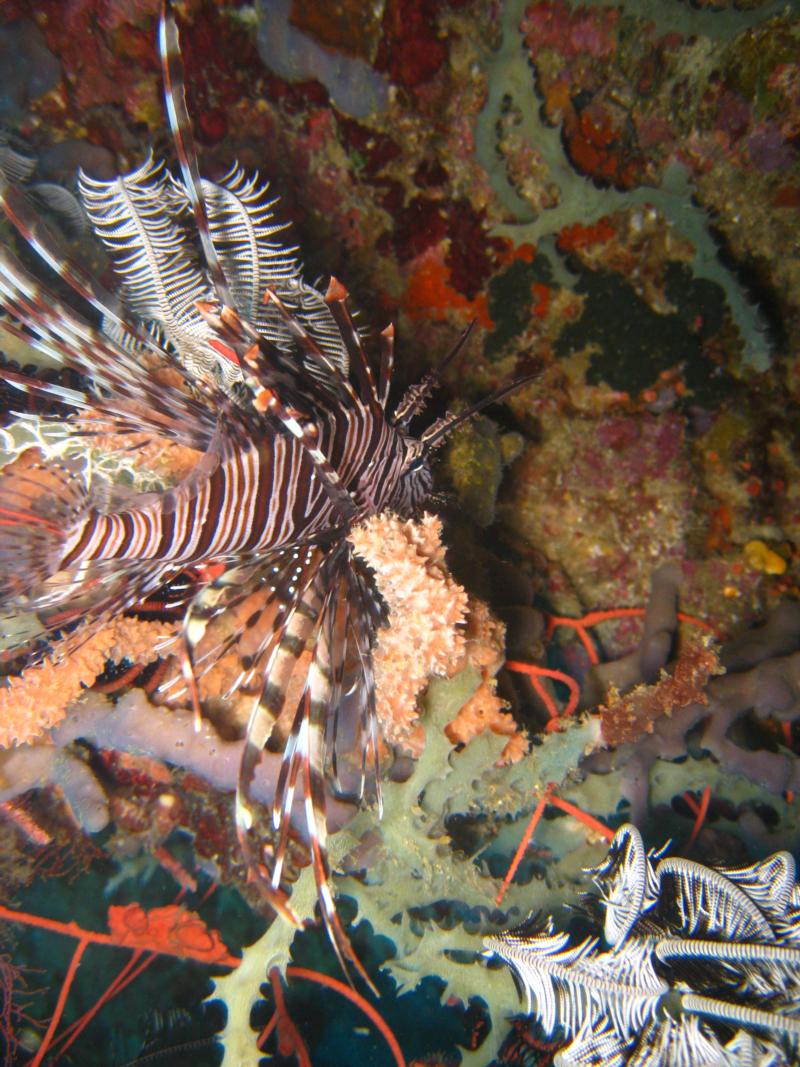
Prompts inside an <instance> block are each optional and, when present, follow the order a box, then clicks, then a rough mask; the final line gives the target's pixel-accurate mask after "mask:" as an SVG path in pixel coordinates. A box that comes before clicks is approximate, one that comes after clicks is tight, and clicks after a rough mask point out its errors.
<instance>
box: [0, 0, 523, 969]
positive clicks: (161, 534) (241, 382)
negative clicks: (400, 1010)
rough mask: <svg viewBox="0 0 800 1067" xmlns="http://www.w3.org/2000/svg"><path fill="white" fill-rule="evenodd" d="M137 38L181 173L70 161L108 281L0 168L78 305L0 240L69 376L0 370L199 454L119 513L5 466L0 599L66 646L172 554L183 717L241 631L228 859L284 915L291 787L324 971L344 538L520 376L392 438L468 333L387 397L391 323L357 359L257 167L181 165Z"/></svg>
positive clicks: (8, 203)
mask: <svg viewBox="0 0 800 1067" xmlns="http://www.w3.org/2000/svg"><path fill="white" fill-rule="evenodd" d="M158 36H159V52H160V57H161V66H162V73H163V80H164V95H165V100H166V108H167V113H168V117H169V124H170V128H171V132H172V136H173V141H174V147H175V152H176V155H177V158H178V162H179V165H180V174H181V177H180V178H176V177H173V175H172V174H170V172H169V171H168V170H167V169H166V168H165V166H164V165H163V164H162V163H156V162H154V160H153V159H152V156H150V157H148V158H147V160H146V161H145V162H144V163H143V164H142V165H141V166H140V167H139V168H138V169H136V170H134V171H133V172H132V173H130V174H127V175H123V176H119V177H117V178H115V179H113V180H112V181H98V180H94V179H91V178H89V177H87V176H86V175H81V178H80V183H79V188H80V193H81V197H82V200H83V204H84V207H85V210H86V212H87V214H88V216H89V219H90V221H91V223H92V225H93V228H94V230H95V233H96V235H97V236H98V237H99V238H100V240H101V241H102V243H103V244H104V246H105V248H106V250H107V251H108V253H109V254H110V257H111V259H112V262H113V265H114V268H115V271H116V273H117V275H118V276H119V278H120V282H121V285H120V293H119V295H118V296H117V295H115V294H112V293H110V292H108V291H106V290H105V289H103V288H102V287H101V286H100V284H99V283H98V282H96V281H95V280H94V279H93V278H92V277H91V276H90V275H89V273H88V272H87V271H85V270H84V269H83V268H82V267H81V266H80V265H79V264H78V263H76V262H75V261H74V259H71V258H70V257H69V256H67V255H66V254H65V253H63V252H62V251H61V245H60V242H59V241H58V239H57V238H56V237H55V235H54V234H53V233H52V231H51V230H49V229H48V227H47V225H46V224H45V223H44V221H43V220H42V219H41V218H40V217H39V216H38V215H37V213H36V212H35V211H34V209H33V208H32V206H31V204H30V202H29V200H28V198H27V197H26V196H25V194H24V192H23V191H22V190H21V189H20V188H19V187H18V186H16V185H15V184H14V183H13V182H12V181H11V180H9V179H8V178H3V179H2V182H1V184H0V201H1V202H2V206H3V208H4V209H5V213H6V215H7V217H8V218H9V220H10V221H11V222H12V223H13V224H14V226H15V227H16V229H17V230H18V231H19V233H20V234H21V235H22V236H23V237H24V238H25V239H26V240H27V241H28V243H29V244H30V245H31V246H32V247H33V249H34V250H35V251H36V252H37V253H38V254H39V256H40V257H41V258H42V259H43V260H44V262H45V263H46V264H47V265H48V267H49V268H51V269H52V270H53V271H54V272H55V273H56V274H57V275H58V276H59V277H60V278H61V279H62V280H63V281H64V282H65V283H67V285H69V286H70V287H71V289H72V290H74V291H75V292H76V293H77V294H78V296H79V297H80V298H81V299H82V300H83V301H85V302H86V303H88V305H89V307H90V308H91V309H93V312H89V310H88V309H87V313H86V314H80V313H78V312H77V311H76V310H73V308H72V307H71V306H68V305H67V304H66V303H64V302H63V301H61V300H59V299H58V298H57V297H56V296H55V295H54V294H53V293H52V292H50V291H48V290H47V289H46V288H45V287H43V285H42V284H41V283H40V282H39V281H38V280H36V279H35V278H34V277H33V276H32V275H31V274H30V273H29V272H28V270H26V269H25V267H24V266H23V265H22V264H21V262H20V261H19V260H18V259H17V258H16V257H15V256H14V255H13V254H12V252H11V251H9V250H8V249H7V248H6V249H2V250H0V307H2V309H3V310H4V312H5V316H4V317H3V318H0V328H2V330H3V331H5V332H6V334H10V335H12V336H14V337H16V338H21V339H22V340H24V341H26V342H27V343H29V344H31V345H33V346H34V347H36V348H38V349H40V350H42V351H43V352H45V353H47V354H48V355H49V356H51V357H54V358H55V359H56V360H57V361H58V362H59V363H60V364H61V365H63V366H65V367H68V368H72V369H73V370H75V371H77V372H78V373H79V374H80V375H82V379H81V381H83V382H85V383H87V384H85V386H84V387H83V388H68V387H67V386H65V385H64V384H60V383H48V382H45V381H42V380H38V379H33V378H28V377H26V376H24V375H22V374H19V373H16V372H12V371H10V370H3V372H2V377H3V378H4V379H5V380H6V381H7V382H10V383H11V384H12V385H13V386H15V387H17V388H19V389H22V390H24V391H26V392H27V393H28V394H29V395H30V396H32V397H38V398H39V399H40V400H41V399H45V400H46V399H48V398H51V399H52V398H55V400H57V401H59V402H60V403H62V404H66V405H67V406H68V407H69V408H71V409H74V411H75V412H77V413H79V414H81V413H84V414H91V415H92V416H93V418H94V420H95V425H96V426H97V427H102V428H103V429H104V430H106V431H108V430H112V431H114V432H117V433H134V432H136V433H138V432H141V431H143V430H145V431H147V432H149V433H150V434H152V435H156V436H158V437H161V438H166V439H170V440H172V441H174V442H178V443H180V444H183V445H187V446H189V447H191V448H192V449H195V450H199V451H200V452H201V453H202V458H201V459H200V460H199V462H198V463H197V465H196V467H195V469H194V470H192V471H191V473H190V474H189V475H188V477H186V478H185V479H184V480H183V481H181V482H179V483H178V484H177V485H175V486H174V487H172V488H169V489H166V490H163V491H161V492H154V493H149V494H142V495H141V499H136V500H134V501H133V503H132V505H131V506H126V507H121V508H114V507H108V506H106V507H104V506H103V505H102V503H101V502H100V501H98V500H95V499H94V498H93V494H92V492H91V491H90V489H89V488H88V486H87V482H86V478H85V475H84V472H83V471H82V470H77V469H75V467H74V465H70V463H69V461H64V462H61V463H58V462H53V461H52V460H47V461H42V462H39V461H37V460H35V461H33V462H29V463H28V464H27V466H23V468H22V469H21V470H19V471H16V472H15V471H11V472H7V473H5V474H4V475H3V476H2V477H0V600H2V601H3V602H5V604H6V606H13V605H14V604H20V603H24V606H25V608H26V609H27V610H30V611H35V612H37V613H38V615H39V617H40V618H41V620H42V621H43V624H44V626H45V627H46V629H48V630H49V631H50V632H51V634H53V635H60V636H61V645H60V647H61V649H62V654H65V655H68V654H69V652H70V650H71V647H72V646H71V645H70V639H69V634H70V632H71V628H72V629H74V624H76V623H78V622H82V623H84V625H83V626H82V627H81V628H80V630H79V631H78V633H79V634H80V635H85V634H86V632H87V631H86V624H88V626H89V629H90V630H91V628H92V627H95V628H97V627H100V626H102V625H103V623H104V622H105V621H106V620H108V619H109V618H110V617H111V616H113V615H115V614H117V613H120V612H123V611H127V610H131V609H134V608H135V607H136V605H138V604H140V603H141V602H142V601H143V600H145V599H146V598H147V597H149V596H153V595H154V594H155V593H156V591H158V590H160V589H162V588H163V587H164V586H165V584H166V583H169V582H170V581H172V580H174V579H175V578H176V576H179V575H181V574H183V573H185V572H187V571H188V570H191V571H192V574H193V582H194V584H193V585H192V587H191V591H190V593H189V594H187V602H186V603H185V605H184V615H183V621H182V625H181V629H180V638H179V649H180V652H179V658H180V661H181V670H182V676H183V679H184V681H185V684H186V687H187V689H188V691H189V693H190V696H191V700H192V703H193V705H194V707H195V711H196V713H198V714H199V705H200V698H199V695H198V687H197V678H198V676H199V675H198V671H206V670H208V669H209V667H210V666H211V665H213V663H214V662H216V661H217V660H218V659H219V658H220V657H221V656H222V655H224V654H225V653H227V652H230V651H232V650H237V649H238V650H240V666H241V672H240V674H239V677H238V679H237V685H238V686H241V687H243V688H246V691H248V692H249V691H251V690H253V689H254V688H255V691H256V694H257V695H256V697H255V699H254V702H253V707H252V712H251V714H250V717H249V722H248V725H247V735H246V745H245V750H244V755H243V758H242V765H241V771H240V780H239V787H238V790H237V796H236V824H237V831H238V835H239V840H240V842H241V847H242V850H243V854H244V857H245V859H246V862H247V865H248V868H249V870H250V873H251V875H252V876H253V877H254V879H255V880H256V881H257V882H258V883H259V885H260V886H261V888H262V889H263V891H264V893H265V895H266V898H267V899H268V901H269V903H270V904H271V905H272V906H273V907H274V908H275V909H276V910H278V911H279V912H281V913H282V914H283V915H284V916H285V917H287V918H290V919H291V918H293V916H292V914H291V910H290V908H289V907H288V904H287V896H286V892H285V890H284V889H283V887H282V885H281V881H282V871H283V865H284V858H285V855H286V851H287V846H288V841H289V834H290V824H291V818H292V812H293V808H294V804H295V798H297V801H298V803H300V802H301V801H302V808H301V810H302V816H301V821H302V822H303V823H304V833H305V837H306V838H307V841H308V849H309V854H310V859H311V862H312V864H313V869H314V874H315V878H316V883H317V887H318V895H319V903H320V911H321V914H322V917H323V920H324V923H325V926H326V928H327V930H328V933H329V936H330V939H331V941H332V943H333V946H334V948H335V950H336V953H337V955H338V957H339V960H340V963H341V964H342V966H343V969H344V970H345V972H346V973H347V970H348V967H347V966H346V965H345V961H347V963H348V964H350V965H352V966H353V967H354V968H355V969H356V970H357V971H358V973H360V974H362V976H363V974H364V972H363V969H362V968H361V966H360V964H359V962H358V960H357V959H356V958H355V955H354V953H353V951H352V949H351V947H350V945H349V941H348V938H347V937H346V935H345V933H344V931H343V928H342V927H341V925H340V922H339V919H338V917H337V914H336V909H335V906H334V901H333V896H332V893H331V890H330V885H329V866H328V861H327V855H326V818H325V805H326V789H327V788H333V789H335V788H336V785H337V780H338V768H337V759H338V757H339V754H340V748H341V747H342V745H344V744H346V745H347V746H348V747H349V750H350V751H349V753H348V755H349V757H350V759H351V761H353V756H354V755H355V761H354V762H355V764H356V767H357V768H358V770H357V777H359V778H360V789H359V790H358V792H359V795H360V796H363V793H364V789H365V783H366V782H370V783H371V784H373V783H374V784H373V788H374V789H375V791H376V793H377V794H378V798H379V784H378V783H379V776H378V765H377V762H378V760H377V752H378V740H377V726H376V710H375V682H374V677H373V669H372V659H371V655H372V648H373V646H374V644H375V641H376V633H377V630H378V628H379V627H380V626H381V625H383V624H384V622H385V621H386V614H387V613H386V609H385V608H384V605H383V603H382V601H381V598H380V595H379V593H378V591H377V588H376V586H375V584H374V579H373V576H372V574H371V573H370V572H369V570H368V569H367V568H366V566H365V565H364V564H363V563H362V562H360V561H359V559H358V558H357V557H356V556H355V555H354V553H353V550H352V546H351V545H350V543H349V542H348V540H347V534H348V531H349V530H350V529H351V528H352V527H353V525H354V524H357V523H359V522H360V521H362V520H364V519H365V518H367V517H369V516H372V515H375V514H378V513H380V512H383V511H387V510H388V511H392V512H394V513H397V514H399V515H401V516H409V515H412V514H414V513H415V512H417V511H418V509H419V508H420V506H421V504H422V502H423V500H424V499H425V498H426V496H427V495H428V493H429V490H430V489H431V484H432V474H431V466H430V459H431V453H432V450H433V449H434V447H435V446H436V445H437V444H438V443H439V442H441V441H442V439H443V438H444V437H445V435H446V434H448V433H449V432H450V431H451V430H452V429H453V428H454V427H455V426H456V425H458V424H459V423H460V422H462V421H463V420H464V419H466V418H468V417H470V416H471V415H472V414H474V413H475V411H477V410H479V409H480V408H482V407H484V406H485V404H488V403H491V402H493V401H495V400H498V399H500V398H501V396H504V395H506V394H507V393H508V392H510V391H511V390H512V389H514V388H517V387H518V386H519V385H520V384H521V382H520V381H516V382H511V383H509V385H508V386H506V387H505V388H503V389H501V390H499V391H498V392H497V393H495V394H493V395H492V396H490V397H488V398H486V399H485V400H484V401H483V402H481V403H480V404H478V405H474V406H473V407H472V408H470V409H469V410H467V411H465V412H462V413H460V414H458V415H450V414H447V415H445V416H443V417H441V418H439V419H438V420H436V421H434V422H433V423H432V425H430V426H429V427H428V428H427V429H426V430H425V432H424V433H422V434H421V436H414V435H412V433H411V431H410V429H409V427H410V423H411V420H412V419H413V418H414V416H415V415H417V414H418V413H419V412H420V411H421V410H422V409H423V407H424V405H425V402H426V401H427V399H428V397H429V395H430V393H431V392H432V390H433V389H434V387H435V386H436V385H437V384H438V383H439V381H440V376H441V372H442V370H443V368H444V366H445V365H446V364H447V363H449V362H450V361H451V360H452V359H453V358H455V356H456V355H457V354H458V352H459V351H460V350H461V349H462V346H463V343H464V341H465V339H466V336H467V334H468V332H469V331H468V330H467V331H465V333H464V335H462V337H461V338H460V339H459V341H458V343H457V344H456V345H455V347H454V348H453V349H452V350H451V352H450V353H449V354H448V356H446V357H445V360H444V362H443V363H442V365H441V366H440V367H439V368H438V369H437V370H434V371H432V372H430V373H429V374H428V375H426V377H424V378H423V379H422V380H421V381H420V382H419V383H417V384H416V385H415V386H412V387H411V388H410V389H409V390H408V391H407V392H406V394H405V396H404V397H403V398H402V399H401V400H400V402H399V404H397V406H395V407H394V409H393V410H392V409H391V408H390V406H389V392H390V386H391V383H392V371H393V348H394V345H393V339H394V332H393V328H392V326H389V327H387V328H386V329H385V330H384V331H383V332H382V333H381V335H380V360H379V366H378V368H377V371H374V370H373V368H372V366H371V363H370V360H369V358H368V356H367V353H366V351H365V347H364V343H363V340H362V336H361V334H360V332H359V330H358V329H357V327H356V325H355V323H354V320H353V317H352V316H351V313H350V311H349V309H348V304H347V293H346V291H345V289H344V287H343V286H342V285H341V284H340V283H339V282H338V281H337V280H336V279H335V278H331V279H330V284H329V285H328V287H327V290H326V292H325V293H324V294H323V293H321V292H320V291H318V289H316V288H315V287H314V286H312V285H310V284H307V283H306V282H305V281H304V280H303V278H302V276H301V268H300V266H299V264H298V262H297V260H296V258H295V255H294V253H295V251H296V250H295V249H290V248H287V247H285V246H284V245H282V244H281V243H280V241H278V240H277V239H276V234H277V233H278V232H279V231H280V230H281V229H282V228H283V227H282V226H281V225H279V224H278V223H276V221H275V218H274V215H273V210H272V209H273V206H274V201H273V200H270V199H269V197H268V192H267V185H266V184H265V183H262V182H261V181H260V180H259V178H258V175H252V176H248V175H246V174H245V173H244V172H243V171H242V169H241V168H240V167H239V166H238V165H236V166H234V167H233V168H232V169H231V170H230V171H229V172H228V174H227V175H226V176H225V177H224V178H222V179H221V180H220V181H219V182H217V183H214V182H210V181H207V180H205V179H202V178H201V177H200V174H199V170H198V165H197V159H196V152H195V148H194V144H193V137H192V133H191V125H190V122H189V117H188V113H187V109H186V102H185V96H184V89H183V69H182V61H181V58H180V52H179V48H178V32H177V26H176V23H175V20H174V18H173V15H172V13H171V10H170V8H169V4H168V2H165V3H164V4H163V6H162V11H161V16H160V22H159V31H158ZM192 223H193V227H192ZM98 317H99V324H98V323H97V320H98ZM164 368H169V374H165V373H164ZM525 380H527V379H525ZM79 432H84V433H86V432H89V431H87V430H86V429H85V426H84V428H83V430H82V431H79ZM42 486H44V487H45V488H44V491H42ZM255 602H257V605H258V606H257V607H253V606H252V605H253V603H255ZM242 605H247V608H248V611H249V614H248V616H247V617H246V618H245V619H244V620H243V621H242V620H241V619H240V618H236V621H235V622H234V623H232V624H231V626H230V627H229V628H228V631H227V632H226V635H225V637H224V638H223V639H221V640H219V641H218V642H216V644H215V645H213V647H212V648H211V649H206V648H202V649H201V642H202V641H203V638H204V636H205V635H206V633H207V631H208V629H209V625H210V623H212V621H214V622H216V621H217V620H219V619H220V618H221V617H222V616H223V615H225V614H226V613H228V614H229V617H230V618H235V616H234V614H233V613H234V612H235V610H236V609H237V607H238V608H241V607H242ZM198 650H200V651H198ZM245 650H246V651H245ZM279 723H280V724H281V729H280V730H278V729H277V728H276V724H279ZM282 738H285V741H284V742H283V744H284V748H283V756H282V763H281V769H280V772H279V777H278V781H277V784H276V789H275V796H274V803H273V811H272V829H271V832H268V833H264V832H260V831H259V829H258V827H257V826H256V824H255V818H254V808H253V804H252V802H251V798H250V790H249V787H250V784H251V782H252V779H253V775H254V773H255V770H256V767H257V765H258V762H259V760H260V757H261V753H262V751H263V750H264V748H265V747H267V746H269V745H273V746H274V745H276V744H279V743H281V740H280V739H282ZM343 738H346V740H343ZM276 739H278V740H276Z"/></svg>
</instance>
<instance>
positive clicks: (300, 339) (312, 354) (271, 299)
mask: <svg viewBox="0 0 800 1067" xmlns="http://www.w3.org/2000/svg"><path fill="white" fill-rule="evenodd" d="M264 303H265V304H274V305H275V307H276V308H277V309H278V313H279V314H280V316H281V319H282V320H283V322H284V325H285V326H286V328H287V330H288V331H289V333H290V334H291V335H292V337H293V338H294V339H295V341H296V342H297V344H298V345H299V346H300V348H301V350H302V351H303V352H304V353H305V355H306V356H308V357H309V359H310V360H311V361H312V363H316V364H317V365H318V367H319V368H320V369H321V370H323V371H324V372H325V373H326V375H328V376H330V380H331V382H332V383H333V384H335V385H336V387H337V388H338V390H339V391H340V393H341V395H342V398H343V399H344V400H346V401H349V402H350V403H352V404H357V403H358V397H357V396H356V393H355V390H354V389H353V387H352V385H351V384H350V382H349V381H348V380H347V378H346V377H345V375H344V374H343V373H342V372H341V371H340V370H339V368H338V367H337V366H336V364H335V363H333V362H331V360H330V359H329V358H328V356H327V354H326V353H325V352H324V351H323V350H322V349H321V348H320V346H319V345H318V344H317V342H316V340H315V339H314V338H313V337H312V336H311V334H310V333H309V332H308V330H307V329H306V328H305V326H304V325H303V323H302V321H301V320H300V319H299V318H298V317H297V316H296V315H294V314H292V311H291V309H290V308H288V307H287V306H286V304H284V302H283V301H282V300H281V298H280V297H279V296H278V294H277V293H276V292H275V290H274V289H267V290H266V292H265V293H264Z"/></svg>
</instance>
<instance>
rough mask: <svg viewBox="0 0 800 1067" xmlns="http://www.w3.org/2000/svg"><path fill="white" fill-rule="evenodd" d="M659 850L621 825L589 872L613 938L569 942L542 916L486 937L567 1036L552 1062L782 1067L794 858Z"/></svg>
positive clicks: (791, 996) (799, 986)
mask: <svg viewBox="0 0 800 1067" xmlns="http://www.w3.org/2000/svg"><path fill="white" fill-rule="evenodd" d="M662 852H663V850H662V851H660V852H651V853H649V854H647V855H645V853H644V846H643V843H642V840H641V836H640V834H639V832H638V831H637V830H636V829H635V828H633V827H631V826H623V827H621V828H620V829H619V830H618V831H617V833H616V835H615V837H614V840H613V842H612V844H611V847H610V849H609V853H608V857H607V859H606V861H605V862H604V863H602V864H601V865H600V866H599V867H597V868H594V869H593V870H591V871H589V872H588V873H589V874H591V875H593V877H594V879H595V881H596V882H597V884H598V886H599V887H600V890H601V904H602V905H603V906H604V907H605V908H606V909H607V911H610V912H611V913H612V917H611V921H610V922H609V921H608V916H606V923H605V927H606V930H607V931H610V936H608V935H607V941H608V942H609V944H610V945H611V946H612V947H611V950H610V951H603V950H601V949H600V947H599V942H598V941H596V940H594V939H592V938H588V939H586V940H584V941H583V942H581V943H580V944H577V945H574V944H572V943H571V941H570V938H569V936H568V935H567V934H565V933H558V932H554V928H553V924H552V920H551V921H550V922H549V923H548V924H547V925H546V926H544V927H542V926H541V925H539V926H538V927H536V928H533V929H525V928H520V929H519V930H516V931H515V930H511V931H508V932H506V933H504V934H500V935H493V936H492V937H487V938H486V939H485V942H484V943H485V945H486V947H487V949H488V950H489V953H490V954H494V955H497V956H498V957H499V958H500V959H502V960H504V961H505V962H506V963H507V964H508V965H509V967H510V968H511V969H512V971H513V972H514V974H515V975H516V977H517V979H518V980H519V983H520V984H521V986H522V989H523V991H524V993H525V994H526V995H527V999H528V1011H529V1012H531V1011H533V1012H535V1014H537V1015H538V1016H539V1020H540V1022H541V1025H542V1027H543V1029H544V1030H545V1031H546V1032H547V1033H548V1034H549V1035H550V1036H557V1035H558V1034H562V1035H563V1036H564V1037H565V1038H567V1039H568V1045H567V1047H566V1048H564V1049H562V1050H561V1051H560V1052H559V1053H558V1055H557V1057H556V1062H557V1063H560V1064H590V1063H591V1064H596V1063H600V1062H602V1063H604V1064H607V1063H613V1064H619V1065H620V1067H696V1065H702V1067H705V1065H708V1067H712V1065H714V1067H716V1065H726V1067H727V1065H733V1064H745V1063H770V1064H774V1065H776V1067H790V1065H791V1064H793V1063H796V1062H797V1053H798V1049H799V1048H800V1017H798V1009H800V978H799V976H800V951H799V950H798V948H797V946H796V944H795V943H794V942H793V939H792V934H791V931H792V929H793V925H794V918H795V904H794V901H795V897H796V893H797V885H796V883H795V882H794V881H793V874H794V865H793V863H792V862H791V858H790V857H788V856H787V855H786V854H783V853H777V854H776V855H775V856H770V857H769V858H767V859H766V860H763V861H761V862H760V863H756V864H754V865H752V866H750V867H740V868H720V869H714V868H710V867H705V866H704V865H703V864H700V863H697V862H695V861H690V860H685V859H680V858H673V857H669V858H667V859H664V858H661V856H662ZM790 878H792V884H791V886H790V885H789V879H790ZM626 887H627V891H629V893H630V898H631V899H630V902H629V904H628V905H627V906H626V905H625V904H624V903H621V901H622V897H623V894H624V892H625V891H626ZM732 1028H734V1030H735V1032H734V1035H733V1037H731V1029H732Z"/></svg>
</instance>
